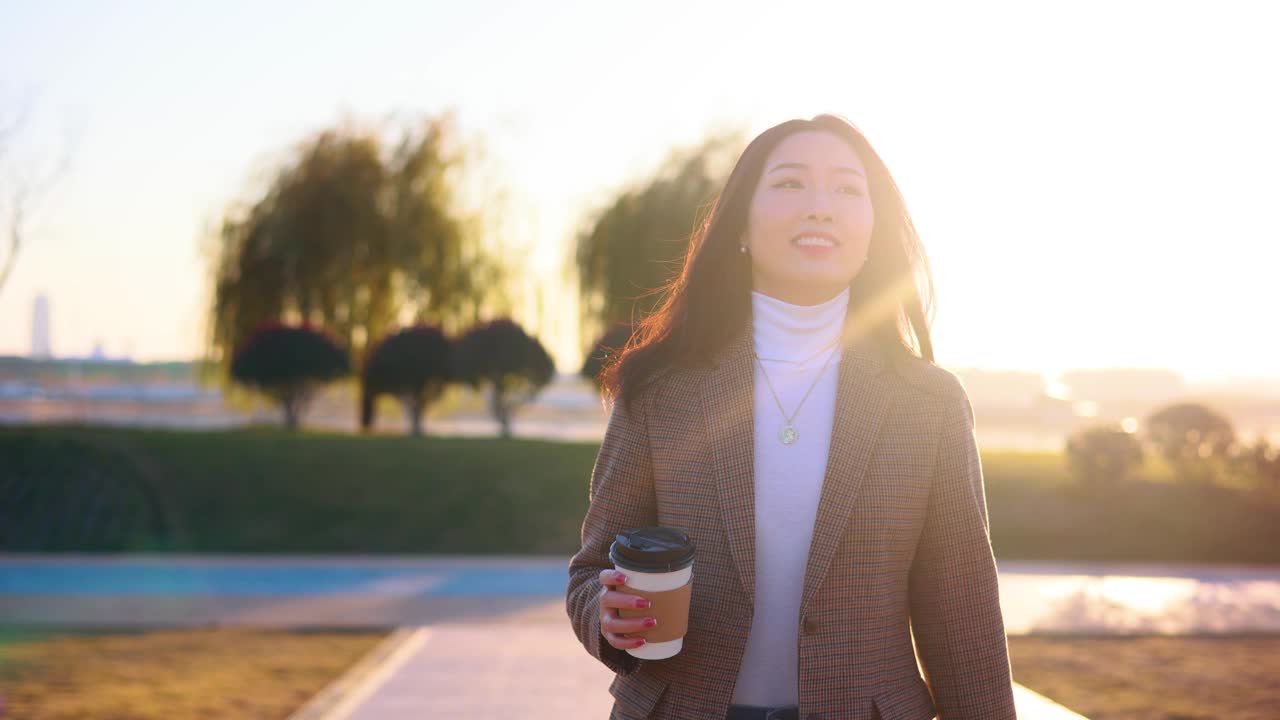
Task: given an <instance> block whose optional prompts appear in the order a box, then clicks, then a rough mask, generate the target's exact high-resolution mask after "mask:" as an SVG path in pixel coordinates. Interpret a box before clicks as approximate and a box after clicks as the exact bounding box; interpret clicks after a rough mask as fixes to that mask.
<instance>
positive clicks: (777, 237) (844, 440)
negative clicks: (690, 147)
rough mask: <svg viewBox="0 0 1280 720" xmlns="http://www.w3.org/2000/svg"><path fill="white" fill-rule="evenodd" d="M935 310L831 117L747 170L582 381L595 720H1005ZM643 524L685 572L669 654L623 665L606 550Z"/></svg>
mask: <svg viewBox="0 0 1280 720" xmlns="http://www.w3.org/2000/svg"><path fill="white" fill-rule="evenodd" d="M931 296H932V282H931V279H930V277H929V271H928V268H927V265H926V262H925V258H924V254H923V252H922V249H921V247H920V245H919V241H918V238H917V237H916V233H915V230H914V229H913V227H912V224H911V220H910V217H909V216H908V214H907V211H906V207H905V205H904V203H903V200H902V197H901V195H900V193H899V192H898V189H897V186H896V185H895V184H894V182H893V179H892V178H891V177H890V175H889V172H888V170H887V169H886V168H885V166H884V164H883V162H882V161H881V160H880V158H879V157H878V156H877V155H876V153H875V151H874V150H872V148H871V146H870V145H869V144H868V143H867V141H866V139H865V138H863V136H862V134H861V133H860V132H859V131H858V130H857V129H856V128H854V127H853V126H852V125H851V124H849V123H848V121H846V120H844V119H842V118H839V117H836V116H832V115H819V116H817V117H815V118H813V119H812V120H791V121H788V122H784V123H782V124H780V125H777V126H775V127H773V128H770V129H769V130H766V131H765V132H764V133H762V134H761V135H760V136H759V137H757V138H756V139H755V140H753V141H752V142H751V143H750V145H748V146H747V148H746V150H744V151H743V153H742V156H741V157H740V158H739V159H738V162H737V164H736V166H735V167H734V169H733V172H732V173H731V174H730V177H729V180H728V181H727V183H726V184H725V187H724V190H723V191H722V192H721V193H720V196H719V198H718V199H717V200H716V202H715V205H714V207H713V208H712V211H711V213H710V214H709V215H708V217H707V219H706V221H705V222H704V223H703V224H702V226H701V227H700V228H699V229H698V231H697V232H696V233H695V234H694V237H693V238H692V242H691V244H690V247H689V252H688V255H687V257H686V260H685V264H684V268H683V271H682V272H681V273H680V275H679V276H678V277H677V278H676V279H675V280H674V281H673V282H672V283H671V285H670V286H669V287H668V288H667V293H666V296H665V299H664V302H663V303H662V304H661V306H660V307H659V308H658V310H656V311H655V312H654V313H653V314H652V315H651V316H650V317H648V318H646V319H645V320H644V322H643V323H642V324H641V326H640V328H639V330H638V332H637V333H636V334H635V336H634V337H633V338H632V340H631V341H630V342H629V343H628V344H627V346H626V347H625V348H624V349H623V351H622V352H620V353H618V354H617V355H616V356H615V358H614V360H613V361H612V362H611V363H610V364H609V365H607V366H606V368H605V369H604V371H603V372H602V376H601V379H602V381H603V386H604V388H605V391H606V393H608V394H609V396H610V397H611V398H612V399H613V401H614V402H613V409H612V413H611V415H610V419H609V425H608V429H607V431H606V434H605V438H604V442H603V444H602V446H601V448H600V453H599V456H598V458H597V460H596V464H595V468H594V470H593V472H592V477H591V492H590V500H591V502H590V508H589V509H588V511H587V515H586V518H585V520H584V522H583V525H582V547H581V549H580V550H579V551H578V553H577V554H576V555H574V557H573V559H572V560H571V561H570V565H569V585H568V590H567V598H566V599H567V609H568V613H569V617H570V619H571V620H572V622H573V626H574V630H575V632H576V633H577V635H578V638H579V640H581V642H582V643H583V645H584V646H585V647H586V649H587V651H588V652H590V653H591V654H592V655H593V656H594V657H596V658H597V659H599V660H600V661H601V662H603V663H604V664H605V665H607V666H608V667H609V668H610V669H612V670H613V671H614V672H615V673H617V677H616V679H615V680H614V682H613V684H612V685H611V686H610V692H611V693H612V694H613V696H614V698H615V704H614V708H613V715H612V717H615V718H672V719H675V718H679V719H680V720H689V719H691V718H697V719H701V718H713V719H717V720H718V719H719V718H728V719H729V720H747V719H751V720H756V719H760V720H764V719H765V718H806V719H807V720H816V719H821V720H848V719H850V718H852V719H854V720H871V719H872V718H883V720H926V718H931V717H934V715H935V714H937V715H938V716H939V717H940V718H941V719H942V720H1001V719H1003V718H1013V717H1015V714H1014V704H1013V692H1012V681H1011V677H1010V670H1009V659H1008V650H1007V646H1006V641H1005V635H1004V622H1003V619H1002V617H1001V615H1000V605H999V593H998V587H997V582H996V566H995V561H994V558H993V555H992V552H991V544H990V539H989V535H988V525H987V510H986V500H985V494H984V488H983V481H982V470H981V466H980V464H979V459H978V452H977V448H976V445H975V441H974V436H973V412H972V408H971V406H970V403H969V400H968V397H967V395H966V394H965V392H964V389H963V387H962V386H961V385H960V383H959V382H958V381H957V379H956V378H955V376H954V375H952V374H950V373H949V372H947V371H945V370H943V369H941V368H939V367H938V366H936V365H935V364H933V350H932V345H931V343H930V340H929V329H928V324H927V321H926V310H925V309H926V308H929V309H930V311H931V310H932V308H931ZM653 525H663V526H669V527H675V528H679V529H681V530H683V531H685V532H687V533H688V534H689V536H690V538H691V539H692V540H693V542H694V544H695V545H696V547H697V549H698V555H697V559H696V562H695V567H694V583H693V595H692V599H691V601H690V610H689V629H688V632H687V634H686V635H685V638H684V645H683V649H682V651H681V652H680V653H679V654H677V655H675V656H674V657H671V658H668V659H664V660H641V659H637V658H635V657H634V656H631V655H629V654H627V653H626V652H625V651H626V649H628V648H635V647H637V646H638V645H640V644H642V643H643V633H644V631H645V630H646V629H647V627H646V625H645V623H644V619H643V618H634V619H623V618H621V617H619V614H618V609H619V608H635V607H641V606H642V605H638V604H637V600H639V598H637V597H636V596H634V595H631V594H627V593H623V592H620V591H619V590H617V589H615V588H617V587H618V586H620V585H621V584H622V583H623V582H624V577H622V575H621V573H618V572H616V571H614V570H613V569H612V565H611V564H610V562H609V558H608V551H609V545H610V543H611V542H612V541H613V540H614V537H615V536H616V535H617V533H619V532H621V531H622V530H625V529H629V528H637V527H646V526H653ZM913 636H914V643H915V647H914V648H913ZM917 651H918V657H919V665H918V664H917ZM921 670H923V672H924V678H922V677H921V674H920V671H921ZM925 678H927V681H926V680H925Z"/></svg>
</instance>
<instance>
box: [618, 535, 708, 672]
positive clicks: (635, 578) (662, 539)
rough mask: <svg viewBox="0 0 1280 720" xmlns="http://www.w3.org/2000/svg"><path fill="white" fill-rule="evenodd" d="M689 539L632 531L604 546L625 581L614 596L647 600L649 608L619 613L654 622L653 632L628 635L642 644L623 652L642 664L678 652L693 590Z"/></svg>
mask: <svg viewBox="0 0 1280 720" xmlns="http://www.w3.org/2000/svg"><path fill="white" fill-rule="evenodd" d="M695 553H696V549H695V548H694V545H693V542H692V541H691V540H690V539H689V536H688V535H687V534H685V533H684V532H681V531H680V530H677V529H675V528H668V527H648V528H636V529H633V530H627V531H625V532H622V533H619V534H618V536H617V539H616V540H615V541H614V542H613V544H612V545H610V546H609V559H610V560H612V561H613V565H614V567H615V568H617V569H618V570H620V571H622V573H623V574H625V575H626V576H627V582H626V584H625V585H622V586H619V587H618V588H617V589H618V591H619V592H624V593H628V594H631V595H640V596H642V597H646V598H648V599H649V601H650V602H651V603H652V606H651V607H648V608H619V609H618V615H619V616H620V617H623V618H637V617H653V618H656V619H657V620H658V625H657V627H654V628H652V629H649V630H645V631H643V632H637V633H628V635H629V636H634V637H643V638H644V639H645V641H646V642H645V644H644V645H641V646H640V647H638V648H631V649H628V650H627V652H628V653H630V654H631V655H634V656H635V657H638V658H643V659H645V660H662V659H664V658H669V657H672V656H673V655H675V654H676V653H678V652H680V650H681V649H682V648H683V647H684V636H685V633H686V632H687V631H688V629H689V601H690V598H691V593H692V591H693V558H694V555H695Z"/></svg>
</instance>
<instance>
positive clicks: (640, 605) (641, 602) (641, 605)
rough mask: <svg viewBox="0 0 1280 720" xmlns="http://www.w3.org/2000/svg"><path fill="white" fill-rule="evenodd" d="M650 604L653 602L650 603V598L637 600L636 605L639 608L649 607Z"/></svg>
mask: <svg viewBox="0 0 1280 720" xmlns="http://www.w3.org/2000/svg"><path fill="white" fill-rule="evenodd" d="M650 604H651V603H650V602H649V601H648V600H637V601H636V607H638V608H647V607H649V605H650Z"/></svg>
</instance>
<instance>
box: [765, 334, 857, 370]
mask: <svg viewBox="0 0 1280 720" xmlns="http://www.w3.org/2000/svg"><path fill="white" fill-rule="evenodd" d="M839 342H840V338H839V337H837V338H836V339H835V340H832V341H831V342H829V343H827V344H826V345H823V346H822V347H821V348H819V350H818V352H816V353H814V354H812V355H810V356H809V357H807V358H805V359H803V360H784V359H782V358H762V357H760V356H759V355H757V356H756V358H758V359H759V360H762V361H764V362H776V363H786V364H788V365H800V366H801V367H803V366H804V365H807V364H808V363H809V362H810V361H811V360H813V359H814V358H816V357H818V356H819V355H821V354H822V353H824V352H826V351H828V350H830V349H831V348H833V347H835V346H836V344H837V343H839Z"/></svg>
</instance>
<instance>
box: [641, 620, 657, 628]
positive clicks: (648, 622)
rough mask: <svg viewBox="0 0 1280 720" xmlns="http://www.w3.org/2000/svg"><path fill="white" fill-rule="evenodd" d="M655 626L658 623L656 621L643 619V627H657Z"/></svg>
mask: <svg viewBox="0 0 1280 720" xmlns="http://www.w3.org/2000/svg"><path fill="white" fill-rule="evenodd" d="M657 624H658V621H657V620H655V619H653V618H645V619H644V626H645V627H653V626H655V625H657Z"/></svg>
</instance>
